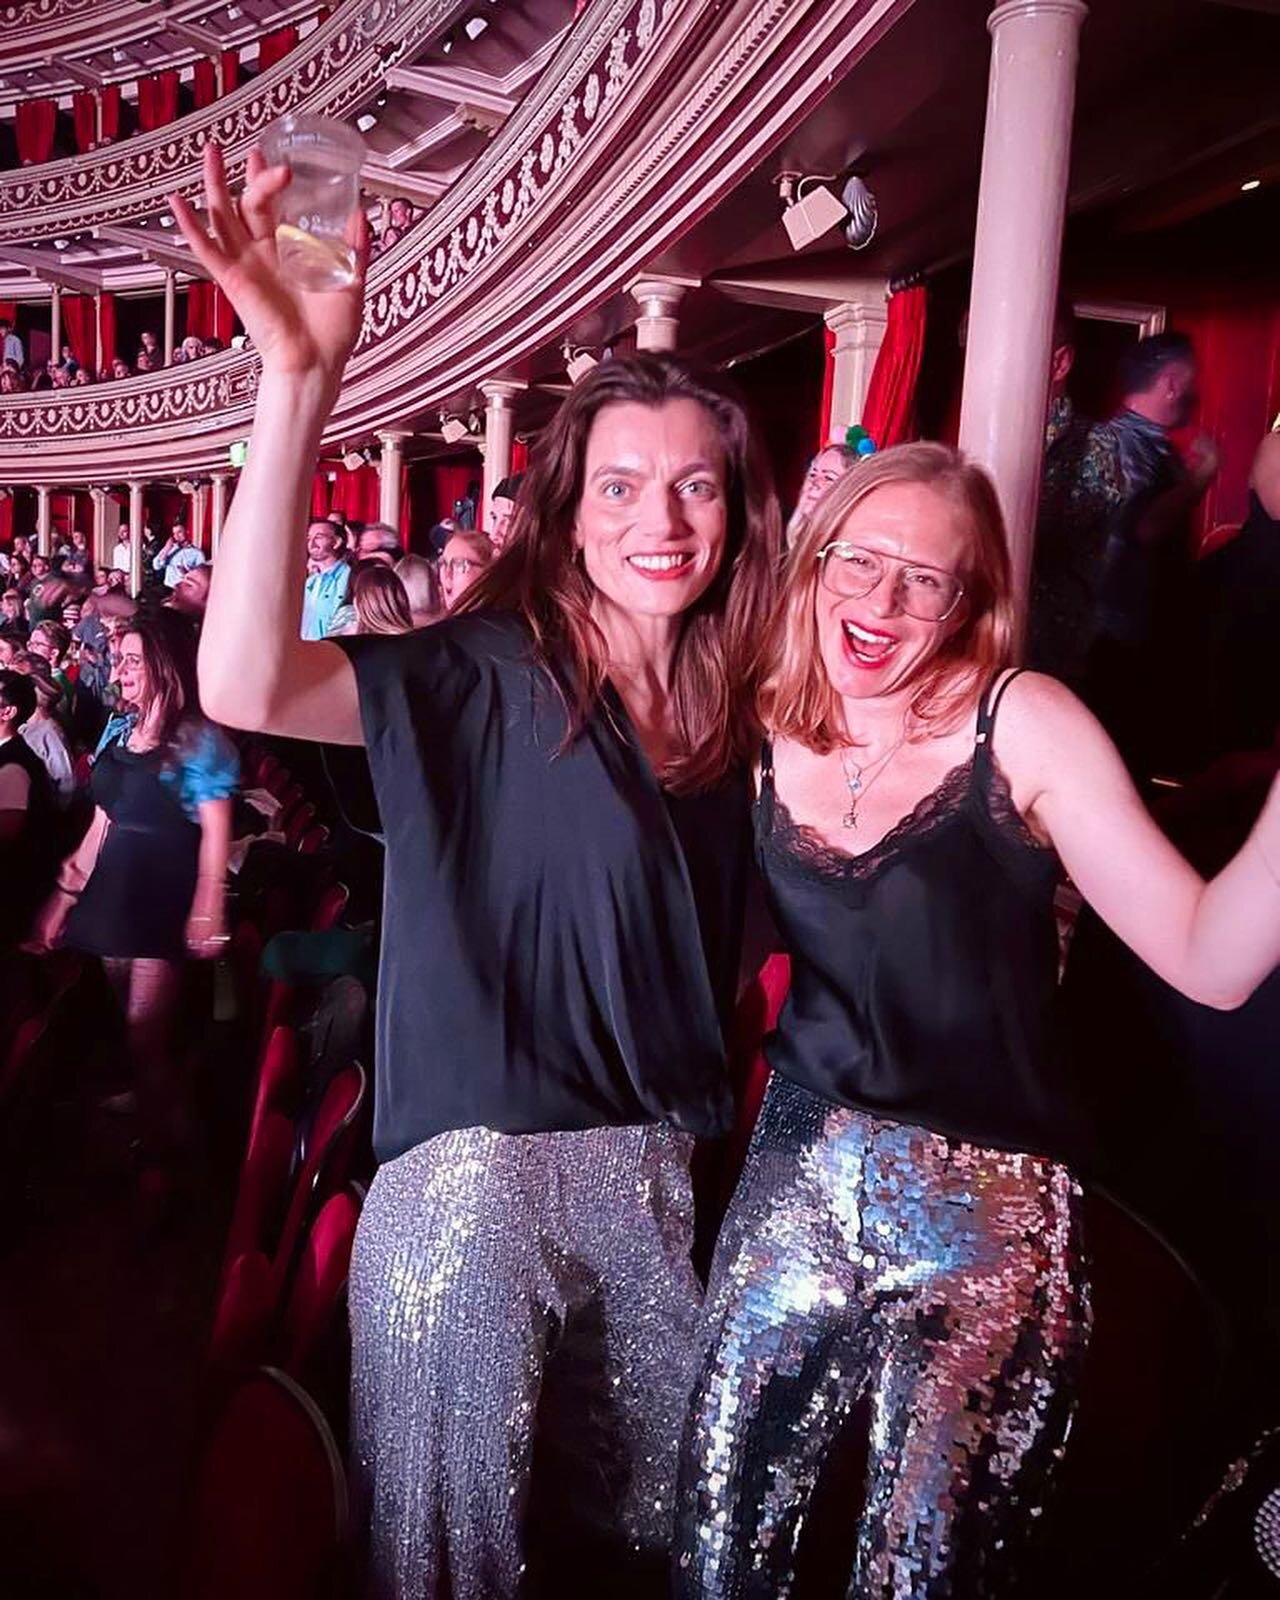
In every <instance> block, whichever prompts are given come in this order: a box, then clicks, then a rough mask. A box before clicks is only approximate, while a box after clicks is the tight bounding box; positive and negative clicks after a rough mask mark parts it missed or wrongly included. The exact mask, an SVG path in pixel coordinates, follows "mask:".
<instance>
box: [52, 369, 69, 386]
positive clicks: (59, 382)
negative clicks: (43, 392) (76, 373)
mask: <svg viewBox="0 0 1280 1600" xmlns="http://www.w3.org/2000/svg"><path fill="white" fill-rule="evenodd" d="M49 378H50V387H51V388H54V389H69V388H70V387H71V374H70V373H69V372H68V371H67V369H66V368H65V367H55V366H53V365H52V364H51V365H50V367H49Z"/></svg>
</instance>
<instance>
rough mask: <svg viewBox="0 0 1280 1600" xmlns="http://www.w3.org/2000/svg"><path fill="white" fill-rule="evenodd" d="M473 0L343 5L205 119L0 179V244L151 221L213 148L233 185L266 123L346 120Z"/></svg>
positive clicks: (199, 114)
mask: <svg viewBox="0 0 1280 1600" xmlns="http://www.w3.org/2000/svg"><path fill="white" fill-rule="evenodd" d="M469 3H470V0H346V3H345V4H344V5H341V6H339V7H338V8H337V9H336V10H335V11H334V13H333V15H332V16H331V17H330V18H329V19H328V21H327V22H325V23H324V24H323V25H322V26H321V27H319V28H317V29H316V31H315V32H314V33H313V34H311V35H310V36H309V37H308V38H307V39H306V40H305V41H304V42H303V44H302V45H300V46H299V47H298V49H297V50H294V51H291V52H290V54H289V55H288V56H286V57H285V58H284V59H283V60H282V61H279V62H277V63H276V65H275V66H273V67H270V68H268V70H267V71H266V72H263V73H260V74H259V75H258V76H257V77H256V78H254V79H253V80H252V81H251V82H250V83H247V84H245V85H244V86H243V87H242V88H240V89H236V90H234V91H233V92H232V93H231V94H229V95H224V96H223V97H222V99H220V100H216V101H215V102H214V103H213V105H211V106H207V107H206V108H205V109H204V110H202V111H193V112H191V113H190V114H189V115H188V116H185V117H181V118H179V119H178V121H177V122H175V123H173V124H171V125H170V126H169V127H167V128H157V129H155V130H153V131H152V132H150V133H142V134H135V135H134V137H133V138H131V139H123V140H121V141H120V142H119V143H117V144H111V145H104V146H103V147H102V149H100V150H95V151H93V152H92V153H90V154H88V155H79V156H74V157H69V158H68V159H66V160H64V161H50V162H45V163H43V164H42V165H40V166H36V167H22V168H20V169H19V170H17V171H16V172H5V173H0V242H6V241H8V242H14V243H26V242H29V241H31V240H33V239H52V238H54V237H56V236H59V235H63V234H67V233H83V232H85V231H86V230H88V229H89V228H92V227H95V226H100V225H101V224H103V223H108V222H127V221H130V220H132V219H134V218H137V217H144V216H151V215H153V214H154V213H155V212H156V211H157V210H158V209H159V208H160V205H161V203H162V198H163V196H164V195H166V194H170V193H172V192H174V191H175V190H176V191H178V192H180V193H182V194H186V195H187V196H188V197H194V196H196V195H198V194H199V192H200V186H201V180H200V161H201V156H202V153H203V151H204V147H205V145H206V144H208V142H209V141H210V139H216V140H217V141H218V143H219V144H221V145H222V147H223V150H224V152H225V155H226V161H227V170H228V173H229V175H230V177H231V179H232V181H233V182H235V181H237V180H238V179H239V177H240V176H241V174H242V172H243V170H244V162H245V157H246V156H247V155H248V152H249V150H250V148H251V147H252V146H253V145H254V143H255V142H256V141H257V139H258V137H259V135H260V134H261V133H262V131H263V129H264V128H266V127H267V125H268V124H269V123H272V122H274V121H276V120H277V118H279V117H282V116H284V115H285V113H286V112H289V111H310V112H320V113H323V114H324V115H325V116H330V117H344V116H347V115H348V114H350V113H351V112H352V111H354V110H355V109H356V108H357V107H358V106H361V105H363V104H364V103H365V101H366V100H368V98H369V97H370V95H372V94H373V93H374V92H375V91H376V90H377V89H378V88H380V87H381V84H382V81H383V75H384V73H385V70H386V68H387V66H388V65H389V64H390V63H391V62H394V61H400V60H403V59H404V58H405V57H407V56H412V55H414V54H416V53H417V52H418V51H419V50H421V49H422V47H423V45H424V44H426V43H427V42H428V41H429V40H430V39H432V38H434V37H435V36H436V35H438V34H440V33H444V32H446V31H447V30H448V28H449V27H451V26H452V25H453V24H454V23H455V22H457V21H458V20H460V18H461V17H462V15H463V14H464V13H465V12H466V11H467V9H468V5H469Z"/></svg>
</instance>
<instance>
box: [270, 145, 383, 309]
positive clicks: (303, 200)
mask: <svg viewBox="0 0 1280 1600" xmlns="http://www.w3.org/2000/svg"><path fill="white" fill-rule="evenodd" d="M262 153H263V155H264V156H265V157H266V159H267V163H268V165H270V166H273V167H274V166H287V167H288V168H289V171H290V173H291V177H290V181H289V185H288V187H287V188H286V189H285V190H284V192H283V193H282V194H281V196H280V202H279V204H280V209H279V217H278V220H277V223H276V249H277V252H278V254H279V258H280V266H281V269H282V270H283V271H284V273H285V274H286V275H287V276H288V277H290V278H292V279H293V281H294V282H295V283H297V284H300V285H301V286H302V288H304V289H314V290H324V289H343V288H345V287H346V286H347V284H349V283H352V282H353V281H354V280H355V275H356V253H355V250H354V249H353V248H352V247H351V245H350V244H348V243H347V239H346V231H347V219H348V218H349V217H350V215H351V213H352V212H353V211H354V210H355V209H356V206H357V205H358V204H359V199H360V184H359V178H360V168H361V166H362V165H363V163H364V158H365V144H364V140H363V139H361V137H360V136H359V134H357V133H353V132H352V131H351V129H350V128H348V127H347V126H346V125H345V123H341V122H338V121H337V120H336V119H334V118H333V117H313V116H289V117H283V118H282V119H281V120H280V121H279V122H276V123H273V124H272V126H271V127H270V128H268V129H267V131H266V133H265V134H264V135H263V138H262Z"/></svg>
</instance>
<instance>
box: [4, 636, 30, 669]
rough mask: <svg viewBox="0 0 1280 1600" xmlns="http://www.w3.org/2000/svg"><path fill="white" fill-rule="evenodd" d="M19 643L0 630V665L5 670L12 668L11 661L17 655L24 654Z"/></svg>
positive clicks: (12, 661)
mask: <svg viewBox="0 0 1280 1600" xmlns="http://www.w3.org/2000/svg"><path fill="white" fill-rule="evenodd" d="M25 654H26V651H25V650H23V648H22V646H21V644H20V643H19V642H18V641H17V640H15V639H11V638H10V637H9V635H8V634H7V633H3V632H0V667H3V668H4V670H5V671H6V672H9V671H11V670H12V669H13V663H14V661H15V659H16V658H17V657H18V656H19V655H25Z"/></svg>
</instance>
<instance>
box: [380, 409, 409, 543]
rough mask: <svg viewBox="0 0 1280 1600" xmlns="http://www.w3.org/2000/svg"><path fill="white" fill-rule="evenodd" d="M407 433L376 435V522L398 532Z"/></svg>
mask: <svg viewBox="0 0 1280 1600" xmlns="http://www.w3.org/2000/svg"><path fill="white" fill-rule="evenodd" d="M410 437H411V435H410V434H407V433H395V432H393V431H391V430H388V431H387V432H386V433H380V434H379V435H378V445H379V448H380V450H381V454H380V456H379V458H378V521H379V522H385V523H386V525H387V526H388V527H389V528H394V529H395V530H396V531H397V532H399V531H400V471H401V468H402V467H403V466H404V441H405V440H406V439H408V438H410Z"/></svg>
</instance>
